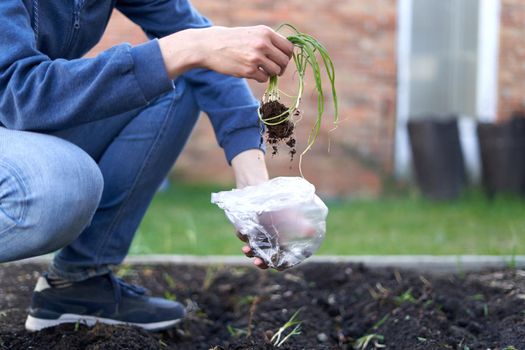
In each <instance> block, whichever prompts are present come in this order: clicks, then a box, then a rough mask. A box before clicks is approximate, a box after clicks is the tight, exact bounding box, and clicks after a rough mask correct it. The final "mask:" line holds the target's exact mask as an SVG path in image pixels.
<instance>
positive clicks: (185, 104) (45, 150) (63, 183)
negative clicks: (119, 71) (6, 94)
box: [0, 80, 199, 281]
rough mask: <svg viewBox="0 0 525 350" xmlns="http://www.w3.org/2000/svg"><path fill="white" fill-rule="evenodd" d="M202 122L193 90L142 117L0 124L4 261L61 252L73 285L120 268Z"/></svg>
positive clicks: (184, 88)
mask: <svg viewBox="0 0 525 350" xmlns="http://www.w3.org/2000/svg"><path fill="white" fill-rule="evenodd" d="M198 115H199V108H198V106H197V103H196V101H195V98H194V96H193V93H192V91H191V88H190V86H188V85H186V84H184V81H183V80H181V81H179V82H178V83H177V89H176V90H175V91H174V92H170V93H168V94H165V95H163V96H161V97H159V98H158V99H157V100H156V101H155V102H154V103H151V104H150V105H149V106H147V107H145V108H142V109H140V110H134V111H132V112H129V113H125V114H122V115H118V116H114V117H110V118H107V119H104V120H101V121H97V122H92V123H89V124H84V125H80V126H77V127H74V128H71V129H67V130H60V131H55V132H52V133H46V134H43V133H33V132H26V131H15V130H8V129H5V128H3V127H0V262H6V261H13V260H18V259H23V258H28V257H32V256H37V255H41V254H45V253H49V252H52V251H55V250H57V249H59V248H62V249H61V250H60V251H59V252H58V254H56V255H55V258H54V260H53V263H52V265H51V266H50V270H51V272H52V273H54V274H56V275H57V276H59V277H62V278H66V279H69V280H73V281H79V280H83V279H86V278H89V277H91V276H95V275H100V274H104V273H106V272H108V271H109V265H116V264H120V263H121V262H122V260H123V259H124V257H125V256H126V254H127V252H128V250H129V246H130V244H131V241H132V239H133V236H134V234H135V232H136V230H137V228H138V226H139V224H140V221H141V220H142V218H143V216H144V214H145V212H146V209H147V208H148V206H149V204H150V202H151V200H152V198H153V196H154V194H155V192H156V190H157V188H158V187H159V185H160V183H161V182H162V180H163V179H164V178H165V176H166V175H167V173H168V172H169V170H170V168H171V167H172V166H173V164H174V163H175V161H176V159H177V157H178V155H179V154H180V152H181V151H182V149H183V147H184V145H185V143H186V141H187V139H188V138H189V135H190V133H191V131H192V129H193V126H194V125H195V123H196V121H197V119H198Z"/></svg>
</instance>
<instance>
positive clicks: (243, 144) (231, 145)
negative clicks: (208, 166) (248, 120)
mask: <svg viewBox="0 0 525 350" xmlns="http://www.w3.org/2000/svg"><path fill="white" fill-rule="evenodd" d="M222 148H223V149H224V153H225V154H226V160H227V161H228V164H230V165H231V161H232V159H233V158H235V156H236V155H238V154H239V153H241V152H244V151H247V150H249V149H260V150H261V151H263V152H266V147H265V145H264V140H263V138H262V135H261V129H260V128H259V127H250V128H243V129H237V130H235V131H233V132H231V133H230V134H228V135H227V136H226V138H225V141H224V143H223V145H222Z"/></svg>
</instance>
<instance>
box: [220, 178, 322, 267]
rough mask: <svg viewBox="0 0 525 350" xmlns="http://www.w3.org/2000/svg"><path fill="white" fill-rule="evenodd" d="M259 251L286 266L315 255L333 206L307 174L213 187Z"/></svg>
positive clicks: (270, 262)
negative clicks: (225, 188) (233, 186)
mask: <svg viewBox="0 0 525 350" xmlns="http://www.w3.org/2000/svg"><path fill="white" fill-rule="evenodd" d="M211 202H212V203H215V204H217V205H218V206H219V207H220V208H222V209H224V212H225V214H226V217H227V218H228V219H229V220H230V222H231V223H232V224H233V225H234V226H235V228H236V229H237V231H239V232H240V233H241V234H242V235H245V236H246V237H247V238H248V244H249V245H250V247H251V248H252V250H253V251H254V254H255V256H258V257H259V258H261V259H263V260H264V261H265V262H266V264H267V265H268V266H269V267H272V268H275V269H277V270H284V269H287V268H290V267H292V266H294V265H297V264H299V263H300V262H301V261H303V260H304V259H306V258H308V257H309V256H311V255H312V254H313V253H315V252H316V251H317V249H318V248H319V246H320V245H321V243H322V241H323V239H324V236H325V232H326V216H327V215H328V208H327V207H326V205H325V204H324V203H323V201H322V200H321V199H320V198H319V197H318V196H317V195H316V194H315V187H314V186H313V185H312V184H311V183H309V182H308V181H306V180H305V179H303V178H301V177H276V178H274V179H271V180H269V181H267V182H265V183H263V184H260V185H257V186H248V187H245V188H242V189H234V190H231V191H223V192H219V193H212V196H211Z"/></svg>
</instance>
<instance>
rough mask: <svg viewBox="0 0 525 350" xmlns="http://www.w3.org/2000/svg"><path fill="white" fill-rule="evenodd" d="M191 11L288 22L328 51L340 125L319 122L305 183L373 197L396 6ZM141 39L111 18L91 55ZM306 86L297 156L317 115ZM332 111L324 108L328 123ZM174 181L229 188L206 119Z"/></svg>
mask: <svg viewBox="0 0 525 350" xmlns="http://www.w3.org/2000/svg"><path fill="white" fill-rule="evenodd" d="M193 4H194V5H195V7H197V8H198V9H199V10H200V11H201V12H202V13H203V14H205V15H206V16H208V17H209V18H211V19H212V20H213V21H214V22H215V24H217V25H225V26H238V25H253V24H266V25H268V26H271V27H275V26H276V25H278V24H279V23H282V22H289V23H293V24H294V25H295V26H297V27H298V28H300V30H302V31H305V32H308V33H309V34H312V35H314V36H316V37H317V38H318V39H319V40H320V41H321V42H322V43H323V44H324V45H325V46H326V47H327V49H328V51H329V52H330V53H331V54H332V57H333V59H334V63H335V66H336V71H337V89H338V93H339V99H340V114H341V120H342V121H341V123H340V125H339V127H338V128H337V129H336V130H335V131H332V132H331V131H330V130H331V129H332V128H333V126H332V125H330V123H329V122H327V123H325V126H324V127H323V129H322V131H321V137H320V138H319V140H318V142H317V144H316V145H315V147H314V148H313V150H312V151H311V152H310V153H309V154H308V155H307V156H306V157H305V158H304V162H303V170H304V173H305V176H306V178H307V179H309V180H310V181H311V182H313V183H314V184H315V185H316V186H317V187H318V189H319V190H320V191H321V192H323V193H325V194H328V195H353V194H360V195H377V194H378V193H379V192H380V191H381V186H382V179H383V177H385V176H387V175H388V174H390V173H391V170H392V165H393V164H392V161H393V145H394V139H393V135H394V125H395V100H396V65H395V64H396V63H395V45H396V1H395V0H367V1H348V0H310V1H301V0H287V1H275V0H271V1H269V0H253V1H240V0H224V1H215V0H194V1H193ZM143 40H145V38H144V35H143V34H142V33H141V32H140V29H139V28H137V27H136V26H135V25H133V24H132V23H130V22H129V21H128V20H127V19H125V18H124V17H123V16H122V15H120V14H119V13H115V14H114V16H113V18H112V20H111V21H110V24H109V27H108V30H107V32H106V34H105V36H104V38H103V40H102V41H101V42H100V43H99V45H97V47H96V48H95V49H94V50H93V51H92V52H91V53H90V55H95V54H96V53H98V52H100V51H101V50H103V49H105V48H108V47H111V46H112V45H114V44H116V43H119V42H122V41H128V42H131V43H133V44H136V43H139V42H141V41H143ZM287 73H288V75H287V78H285V79H283V80H282V81H283V85H282V86H283V89H284V90H285V91H291V92H293V91H294V87H295V83H296V82H295V81H294V80H293V79H294V77H293V69H289V70H288V72H287ZM307 84H308V85H307V90H306V93H305V98H304V100H303V105H302V110H303V114H304V118H303V120H302V122H301V123H300V125H299V128H298V131H297V138H298V147H299V148H298V150H299V149H301V148H302V147H304V142H305V140H306V136H307V134H308V130H309V127H310V125H311V124H312V123H313V118H314V117H315V111H316V107H315V103H314V101H315V96H314V95H313V94H312V89H311V87H312V83H311V80H308V81H307ZM250 85H251V87H252V88H253V91H254V93H255V94H256V96H261V95H262V93H263V91H264V88H265V86H264V85H262V84H258V83H253V82H251V83H250ZM328 102H331V101H328ZM332 112H333V111H332V109H330V108H329V109H328V111H327V115H328V119H327V120H329V119H330V117H331V116H332V114H333V113H332ZM328 149H330V152H328ZM267 157H268V160H267V161H268V165H269V169H270V173H271V175H272V176H279V175H297V174H298V162H297V159H296V160H295V161H294V162H292V163H290V161H289V158H288V157H286V156H285V155H284V152H283V154H282V155H279V156H277V157H273V158H272V157H271V156H269V155H268V156H267ZM174 174H175V175H176V176H177V177H179V178H181V179H186V180H191V181H220V182H231V179H232V178H231V174H230V170H229V167H228V166H227V165H226V164H225V161H224V156H223V154H222V151H221V150H220V149H218V147H217V144H216V141H215V137H214V135H213V132H212V129H211V126H210V123H209V122H208V120H207V118H205V117H203V118H201V120H200V121H199V123H198V125H197V127H196V129H195V131H194V134H193V136H192V138H191V140H190V142H189V144H188V146H187V148H186V150H185V152H184V154H183V155H182V156H181V158H180V159H179V161H178V163H177V166H176V167H175V170H174Z"/></svg>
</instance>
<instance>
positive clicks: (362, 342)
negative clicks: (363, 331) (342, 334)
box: [354, 333, 386, 350]
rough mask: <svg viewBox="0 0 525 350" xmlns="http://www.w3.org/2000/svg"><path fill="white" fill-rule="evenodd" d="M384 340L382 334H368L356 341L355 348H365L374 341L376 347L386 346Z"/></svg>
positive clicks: (359, 349) (360, 349)
mask: <svg viewBox="0 0 525 350" xmlns="http://www.w3.org/2000/svg"><path fill="white" fill-rule="evenodd" d="M383 341H384V337H383V336H382V335H381V334H375V333H373V334H367V335H364V336H362V337H361V338H359V339H357V340H356V341H355V343H354V349H355V350H365V349H366V348H367V347H368V344H370V342H373V345H374V348H384V347H386V346H385V345H384V344H381V343H382V342H383Z"/></svg>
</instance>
